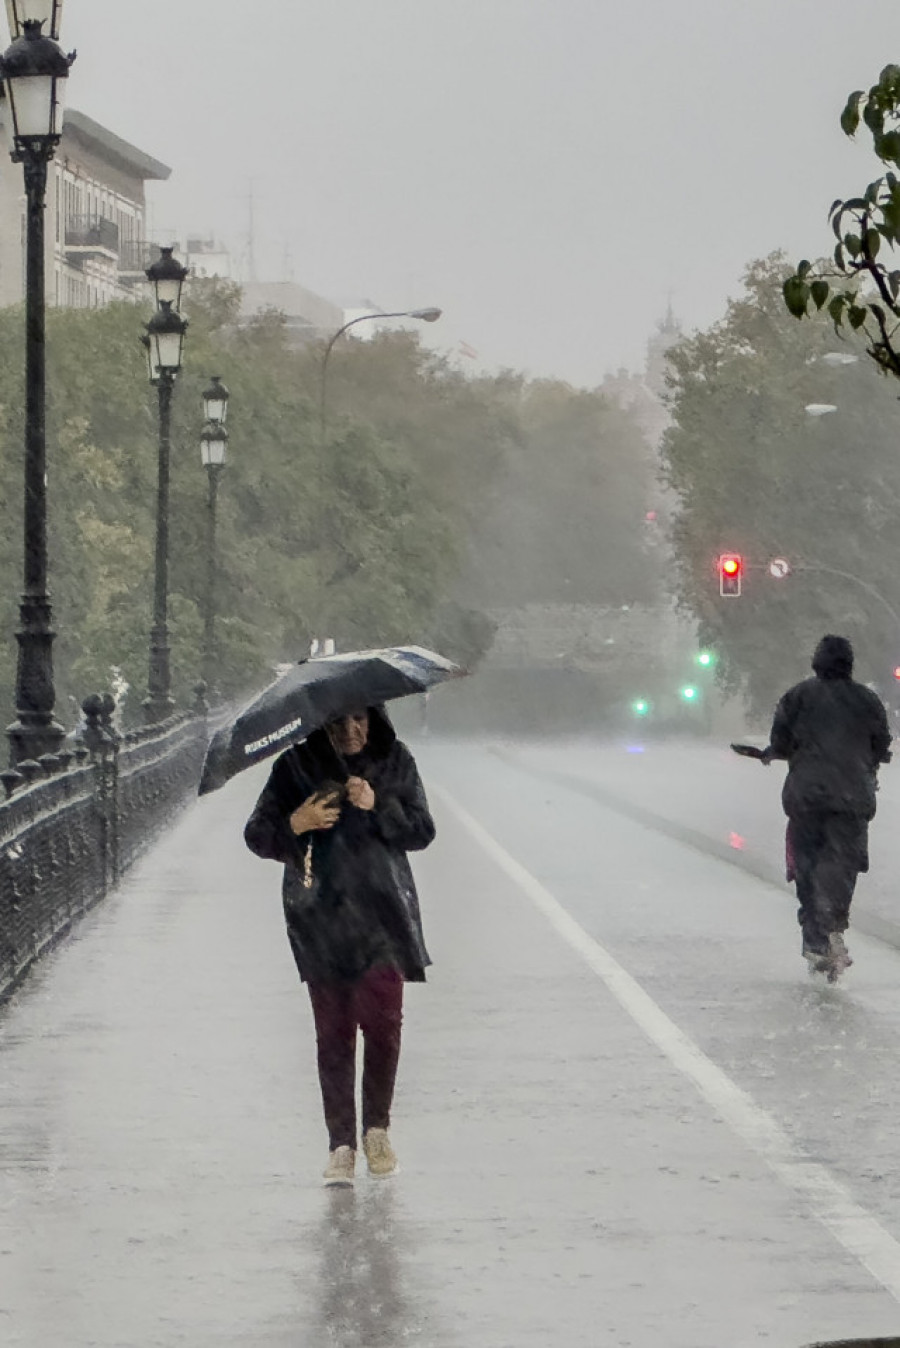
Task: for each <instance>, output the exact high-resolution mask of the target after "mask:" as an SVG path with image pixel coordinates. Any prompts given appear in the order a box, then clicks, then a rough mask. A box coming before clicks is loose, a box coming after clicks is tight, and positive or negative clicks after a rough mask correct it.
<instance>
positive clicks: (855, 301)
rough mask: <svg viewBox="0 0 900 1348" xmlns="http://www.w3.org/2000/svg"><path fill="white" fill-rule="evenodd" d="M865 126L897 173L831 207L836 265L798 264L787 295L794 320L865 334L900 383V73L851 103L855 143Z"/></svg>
mask: <svg viewBox="0 0 900 1348" xmlns="http://www.w3.org/2000/svg"><path fill="white" fill-rule="evenodd" d="M860 124H862V125H864V126H865V127H866V129H867V130H868V131H869V133H870V135H871V137H872V146H873V149H874V150H875V153H876V155H877V156H878V158H879V159H880V160H881V161H882V163H884V164H888V165H891V166H892V167H890V168H889V169H888V171H887V172H886V173H884V174H883V175H882V176H881V177H879V178H876V179H874V180H873V181H872V182H870V183H869V185H868V187H867V188H866V189H865V191H864V192H863V194H862V195H861V196H857V197H849V198H847V199H846V200H843V199H841V198H840V197H839V198H838V199H837V200H836V201H835V202H833V203H832V205H831V209H830V210H829V212H828V218H829V220H830V222H831V227H832V230H833V232H834V237H835V245H834V253H833V256H832V259H831V261H830V262H819V263H817V264H816V265H813V263H811V262H809V261H806V260H804V261H802V262H800V263H799V265H798V266H797V269H796V271H794V272H792V273H791V274H790V275H789V276H787V277H786V278H785V280H784V283H783V295H784V301H785V304H786V305H787V308H788V310H789V312H790V313H791V314H793V316H794V317H795V318H798V319H802V318H805V317H806V316H807V315H808V314H809V313H810V312H818V311H820V310H822V309H825V310H826V312H827V313H828V315H829V317H830V319H831V321H832V323H833V324H834V328H835V331H836V332H837V333H840V332H841V330H842V329H844V328H849V329H850V330H852V331H857V330H858V331H860V332H861V334H862V336H863V337H864V338H865V344H866V352H867V354H868V355H869V356H870V357H871V358H872V360H874V361H875V363H876V364H877V365H878V367H879V369H881V370H883V371H884V372H885V373H887V374H891V375H893V376H895V378H898V379H900V345H898V328H900V267H897V266H896V261H897V259H896V258H895V257H893V256H891V255H892V254H893V253H894V250H895V249H896V247H897V245H898V244H900V178H898V176H897V173H895V172H894V170H895V169H900V66H897V65H888V66H885V68H884V69H883V70H882V72H881V74H880V76H879V77H878V81H877V83H875V84H873V85H872V87H871V89H870V90H869V92H868V93H866V92H865V91H864V90H862V89H857V90H855V91H854V93H852V94H851V95H850V97H849V98H848V100H847V103H846V106H845V108H844V111H843V113H842V114H841V127H842V129H843V131H844V133H845V135H847V136H850V137H853V136H855V135H856V132H857V131H858V129H859V127H860Z"/></svg>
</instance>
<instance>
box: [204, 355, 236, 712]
mask: <svg viewBox="0 0 900 1348" xmlns="http://www.w3.org/2000/svg"><path fill="white" fill-rule="evenodd" d="M228 396H229V395H228V389H227V388H226V387H225V385H224V384H223V383H222V381H221V379H220V378H219V376H218V375H213V378H212V383H211V384H210V386H209V388H208V389H206V391H205V392H204V394H203V415H204V417H205V421H204V425H203V430H202V431H201V432H200V459H201V462H202V463H203V466H204V468H205V469H206V472H207V476H208V479H209V497H208V500H207V516H206V520H207V523H206V602H205V612H204V624H203V625H204V635H203V682H204V683H205V684H206V687H207V689H208V690H209V691H210V693H212V692H213V691H214V690H215V684H216V670H217V662H216V504H217V500H218V492H219V478H220V477H221V476H222V473H223V472H224V470H225V459H226V455H227V450H228V431H227V429H226V427H225V418H226V416H227V415H228Z"/></svg>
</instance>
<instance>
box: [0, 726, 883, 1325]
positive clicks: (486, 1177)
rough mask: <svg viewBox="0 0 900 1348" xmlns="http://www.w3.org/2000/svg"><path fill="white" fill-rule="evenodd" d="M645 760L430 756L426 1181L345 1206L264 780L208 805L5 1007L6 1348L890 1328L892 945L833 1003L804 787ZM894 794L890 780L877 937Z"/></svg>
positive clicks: (410, 1011)
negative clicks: (810, 945)
mask: <svg viewBox="0 0 900 1348" xmlns="http://www.w3.org/2000/svg"><path fill="white" fill-rule="evenodd" d="M628 747H629V746H625V745H608V746H602V747H599V746H595V747H594V748H592V749H590V750H587V749H585V748H583V747H581V748H575V747H570V748H567V749H561V748H559V747H557V748H554V749H546V748H540V747H530V748H521V747H516V746H508V745H507V746H502V745H501V746H495V747H493V748H471V747H464V746H453V745H437V744H428V745H425V746H419V747H418V748H417V753H418V755H419V758H420V764H421V766H422V769H423V775H424V776H425V779H426V785H427V786H428V787H429V789H430V791H431V794H432V797H433V802H434V805H435V812H436V815H437V818H438V823H439V839H438V842H437V843H436V844H435V846H434V847H433V848H432V849H431V850H430V851H429V852H427V853H425V854H423V855H422V856H420V857H418V858H416V870H417V875H418V878H419V881H420V886H421V891H422V897H423V904H424V909H425V919H426V935H427V937H428V940H429V945H430V947H431V952H432V955H433V957H434V960H435V967H434V969H433V970H432V971H430V974H429V981H428V984H427V985H426V986H424V987H412V988H410V989H408V990H407V1026H406V1038H405V1047H404V1056H403V1061H402V1063H401V1078H400V1082H399V1086H398V1096H397V1101H396V1106H395V1120H394V1128H393V1134H394V1139H395V1144H396V1146H397V1149H398V1152H399V1153H400V1158H401V1164H402V1173H401V1174H400V1175H399V1176H397V1177H395V1178H394V1179H393V1180H391V1181H388V1182H383V1183H380V1184H378V1183H374V1182H371V1181H368V1180H366V1179H364V1178H361V1179H360V1180H359V1182H358V1184H357V1188H356V1190H355V1192H353V1193H351V1194H347V1193H328V1192H324V1191H323V1190H321V1188H320V1187H319V1183H318V1178H319V1173H320V1171H321V1168H322V1165H323V1163H324V1159H325V1148H326V1143H325V1136H324V1132H323V1128H322V1124H321V1119H320V1106H319V1101H318V1092H317V1084H316V1080H315V1072H314V1063H313V1042H312V1024H311V1016H310V1013H309V1009H308V1005H307V1003H306V999H305V994H304V993H303V991H302V990H301V989H300V987H299V985H298V984H297V981H296V975H295V973H294V969H293V964H292V961H291V959H290V954H289V951H288V948H287V943H286V940H285V938H284V934H283V929H282V919H281V913H280V904H279V900H278V893H277V891H278V868H277V867H275V866H274V865H270V864H267V863H262V862H259V861H258V860H257V859H256V858H254V857H252V856H250V854H249V853H247V852H246V851H245V850H244V849H243V847H242V844H241V841H240V828H241V826H242V824H243V820H244V818H245V817H246V815H247V813H248V812H249V808H250V806H251V804H252V799H253V795H254V789H255V787H256V786H258V784H259V778H258V777H256V778H254V779H252V780H251V779H248V778H245V779H243V780H240V781H238V782H237V783H235V784H234V785H233V786H232V787H231V788H229V789H228V790H227V791H226V792H222V793H219V794H218V795H217V796H214V797H212V798H208V799H206V800H204V801H202V802H199V803H198V804H197V805H196V806H195V807H193V808H192V809H191V810H190V811H189V812H188V813H187V814H186V815H185V816H184V817H183V818H182V820H181V821H180V823H179V824H178V826H177V827H176V829H174V830H173V831H172V832H171V833H170V834H169V835H168V836H167V838H166V839H165V840H164V842H163V843H162V844H161V845H159V846H157V847H156V848H155V849H154V850H153V851H152V852H151V853H150V854H149V855H148V856H147V857H146V858H145V859H144V861H143V862H142V863H141V864H140V866H139V867H138V868H137V869H136V870H135V871H134V872H132V874H131V875H130V877H129V879H128V881H127V882H126V883H125V885H124V886H123V887H122V889H121V890H120V892H119V893H118V894H117V895H115V896H113V897H112V898H111V899H110V900H109V901H107V902H106V903H105V904H104V905H102V906H101V907H100V908H99V909H98V910H96V911H95V912H94V913H92V914H91V915H89V917H88V918H87V919H86V920H85V921H84V922H83V923H82V924H81V926H80V927H79V929H78V931H77V933H76V935H75V937H74V938H73V939H71V940H69V941H68V942H66V943H65V944H64V945H63V946H61V947H60V948H59V949H58V950H57V951H56V952H54V954H53V955H52V956H51V957H50V958H49V959H48V960H47V961H46V962H45V964H44V965H43V967H42V968H41V969H40V970H39V971H38V973H37V975H36V976H35V977H33V978H32V979H31V980H30V981H29V983H28V984H27V985H26V986H25V987H24V988H23V989H22V990H21V991H20V992H19V993H18V994H17V996H16V997H15V998H14V999H13V1000H12V1002H11V1003H10V1004H9V1005H8V1006H7V1007H6V1008H5V1009H4V1010H3V1011H2V1013H0V1167H2V1168H0V1342H2V1343H3V1344H8V1345H10V1348H25V1346H26V1345H27V1348H44V1345H49V1344H54V1345H56V1344H59V1345H65V1348H88V1345H97V1348H113V1346H115V1348H126V1346H127V1348H131V1346H132V1345H133V1346H134V1348H150V1346H151V1345H159V1346H160V1348H174V1346H175V1345H190V1348H213V1345H217V1346H218V1345H228V1346H230V1345H242V1346H246V1348H251V1345H252V1346H253V1348H288V1345H290V1346H291V1348H328V1346H329V1345H341V1346H342V1348H351V1346H352V1348H382V1346H384V1348H387V1345H391V1348H395V1346H396V1345H399V1344H401V1343H410V1344H418V1345H423V1346H427V1348H556V1346H557V1345H559V1348H593V1345H607V1344H608V1345H634V1346H635V1348H637V1346H638V1345H640V1346H641V1348H644V1346H645V1345H646V1346H647V1348H649V1346H650V1345H654V1346H655V1345H659V1346H660V1348H726V1346H727V1348H745V1346H746V1345H750V1344H760V1343H763V1344H766V1345H769V1346H770V1348H800V1345H802V1344H806V1343H810V1342H813V1341H815V1340H818V1339H827V1338H834V1339H837V1338H843V1337H853V1336H862V1335H863V1334H868V1335H877V1334H882V1335H887V1334H890V1333H897V1331H898V1327H900V1305H898V1289H900V1216H898V1214H900V1203H898V1198H900V1177H898V1164H897V1156H898V1150H900V1148H898V1143H900V1074H898V1072H897V1063H898V1048H897V1045H898V1042H900V951H898V949H897V948H896V947H895V946H894V945H893V944H892V943H891V940H890V939H887V940H884V939H876V938H875V937H874V936H872V935H866V934H865V933H864V932H861V931H855V932H854V933H852V934H853V937H854V939H853V940H852V941H851V942H850V944H851V949H852V950H853V953H854V955H855V956H856V958H857V962H856V965H855V966H854V968H853V969H852V970H851V971H850V973H849V974H848V976H847V978H846V980H845V982H844V984H842V985H841V986H840V987H838V988H836V989H835V988H828V987H827V986H824V985H821V984H819V983H818V982H812V981H810V980H809V978H808V977H807V975H806V973H805V970H804V967H803V966H802V962H801V960H800V958H799V953H798V950H799V938H798V934H797V929H796V926H795V920H794V905H793V901H792V898H791V896H790V894H789V892H788V891H787V890H786V888H785V887H784V886H783V885H779V884H773V883H768V882H767V880H766V879H765V878H761V876H765V875H766V874H768V872H767V871H766V870H765V867H766V866H770V867H772V875H773V879H776V880H777V870H778V863H779V861H780V855H779V850H778V849H779V848H780V838H781V831H782V820H781V815H780V811H779V808H778V802H777V788H778V780H777V777H776V776H774V775H773V774H774V773H776V772H777V769H772V770H771V771H770V773H766V772H765V771H764V770H763V769H761V768H759V767H757V765H756V764H748V763H746V762H743V761H740V760H737V759H733V758H731V757H729V755H728V754H727V753H725V752H719V751H717V750H710V749H709V748H707V747H703V746H696V745H690V746H681V747H679V746H666V747H653V746H645V752H644V753H641V754H638V753H628V752H627V748H628ZM630 747H631V748H634V747H636V746H633V745H632V746H630ZM889 771H890V770H888V772H889ZM893 801H900V772H898V789H897V790H896V791H895V790H894V788H893V787H892V786H891V785H890V779H889V776H888V774H887V773H886V774H885V788H884V791H883V794H882V801H881V807H880V808H881V815H880V818H879V820H878V821H877V822H876V827H875V829H874V830H873V849H872V851H873V868H874V872H875V873H874V874H873V877H871V878H870V879H869V880H865V881H863V882H861V890H860V895H859V900H858V903H859V911H860V918H861V920H862V919H863V918H864V917H865V915H866V914H870V915H871V916H872V918H873V919H876V921H875V926H876V927H877V919H880V920H881V922H882V923H883V924H890V923H891V922H893V921H900V914H898V913H894V912H893V908H892V900H891V887H890V878H889V877H890V867H891V860H892V854H893V850H894V847H895V834H896V835H897V843H896V846H897V848H898V849H900V831H898V830H897V829H896V825H895V823H894V821H895V820H896V818H897V813H896V807H895V806H894V805H893V803H892V802H893ZM460 806H461V807H462V810H463V813H460V809H459V807H460ZM469 818H471V820H473V821H474V823H470V822H469ZM481 830H484V831H486V832H482V831H481ZM732 835H734V836H732ZM735 838H738V839H741V840H742V845H741V846H734V845H733V844H734V842H735ZM732 854H733V855H732ZM723 858H724V859H723ZM898 860H900V857H898ZM732 862H736V863H737V864H732ZM893 874H897V870H896V867H895V868H894V870H893ZM548 896H549V897H548ZM554 900H555V901H557V902H558V904H559V905H561V909H562V911H563V913H564V914H565V915H568V916H564V917H562V918H560V917H558V916H554V914H555V913H556V911H557V910H555V909H554V908H553V901H554ZM569 919H574V923H575V924H577V926H572V927H571V928H570V927H567V926H566V923H567V922H568V920H569ZM884 931H886V933H887V936H888V938H890V935H891V932H890V929H889V926H888V927H885V928H884ZM883 934H884V932H883ZM598 952H599V953H598ZM617 971H621V973H620V972H617ZM629 975H630V976H631V979H633V980H635V982H634V983H633V984H632V983H631V982H630V981H629V978H628V976H629ZM635 989H637V990H635ZM642 998H643V999H644V1000H643V1001H642V1000H641V999H642ZM642 1017H643V1020H642ZM648 1017H649V1020H648ZM654 1018H655V1019H654ZM651 1022H652V1024H651ZM648 1024H650V1025H651V1028H650V1029H648ZM653 1026H657V1029H653ZM653 1035H656V1037H655V1038H653V1037H652V1036H653ZM648 1036H650V1037H648ZM698 1064H699V1066H698ZM707 1065H708V1066H707ZM695 1068H696V1071H697V1072H698V1073H699V1076H698V1077H696V1078H695V1077H692V1075H691V1073H692V1071H694V1070H695ZM729 1102H730V1103H729Z"/></svg>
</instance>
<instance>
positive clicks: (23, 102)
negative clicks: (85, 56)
mask: <svg viewBox="0 0 900 1348" xmlns="http://www.w3.org/2000/svg"><path fill="white" fill-rule="evenodd" d="M70 64H71V58H70V57H68V56H66V54H65V53H64V52H63V50H62V48H61V47H60V46H59V45H58V44H57V43H56V42H54V41H53V40H52V38H49V37H42V35H41V30H40V25H39V24H38V23H37V21H32V20H28V21H26V23H25V29H24V32H23V34H22V36H21V37H17V38H15V39H14V40H13V42H12V44H11V45H10V46H9V47H8V48H7V49H6V51H5V52H4V53H3V56H2V58H0V76H2V78H3V81H4V84H5V85H6V91H7V94H8V95H9V104H10V108H11V110H12V123H13V126H12V130H13V141H14V143H15V146H16V150H17V151H18V152H19V154H21V152H22V151H23V150H25V149H33V148H39V149H42V150H45V151H46V150H51V151H52V149H53V147H55V145H56V143H57V142H58V140H59V137H60V136H61V135H62V124H63V108H64V106H65V87H66V85H65V82H66V80H67V79H68V76H69V66H70Z"/></svg>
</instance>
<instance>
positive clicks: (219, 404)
mask: <svg viewBox="0 0 900 1348" xmlns="http://www.w3.org/2000/svg"><path fill="white" fill-rule="evenodd" d="M229 396H230V395H229V392H228V389H227V388H226V387H225V385H224V384H223V383H222V380H221V378H220V377H219V375H217V374H214V375H213V376H212V380H211V382H210V385H209V388H207V389H204V390H203V416H204V417H205V419H206V420H207V421H217V422H223V421H225V419H226V417H227V416H228V399H229Z"/></svg>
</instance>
